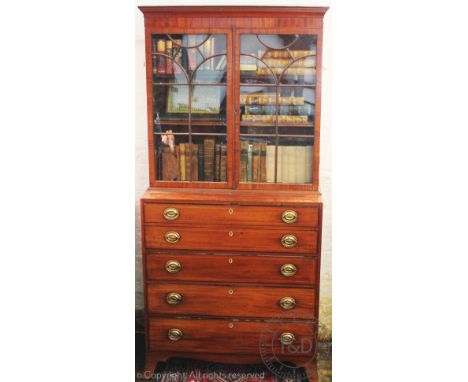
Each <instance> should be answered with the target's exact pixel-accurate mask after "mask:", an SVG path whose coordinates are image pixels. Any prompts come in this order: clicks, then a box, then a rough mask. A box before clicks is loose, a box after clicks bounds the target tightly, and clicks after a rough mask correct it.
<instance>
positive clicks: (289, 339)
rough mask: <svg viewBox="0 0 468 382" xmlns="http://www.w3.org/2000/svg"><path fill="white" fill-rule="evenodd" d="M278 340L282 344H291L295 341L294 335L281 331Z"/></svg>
mask: <svg viewBox="0 0 468 382" xmlns="http://www.w3.org/2000/svg"><path fill="white" fill-rule="evenodd" d="M280 341H281V343H282V344H283V345H291V344H292V343H293V342H294V341H296V337H295V336H294V334H292V333H281V336H280Z"/></svg>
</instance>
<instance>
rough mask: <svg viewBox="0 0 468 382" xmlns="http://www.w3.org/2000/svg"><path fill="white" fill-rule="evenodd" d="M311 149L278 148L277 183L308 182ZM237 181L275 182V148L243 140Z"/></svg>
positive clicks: (299, 147) (266, 144)
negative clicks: (238, 179)
mask: <svg viewBox="0 0 468 382" xmlns="http://www.w3.org/2000/svg"><path fill="white" fill-rule="evenodd" d="M313 151H314V150H313V146H301V145H294V146H278V160H277V165H278V171H277V182H278V183H311V182H312V160H313ZM240 181H241V182H254V183H258V182H259V183H265V182H267V183H274V182H275V145H269V144H268V143H267V142H266V141H265V142H259V141H242V142H241V152H240Z"/></svg>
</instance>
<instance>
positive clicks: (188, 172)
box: [185, 143, 192, 181]
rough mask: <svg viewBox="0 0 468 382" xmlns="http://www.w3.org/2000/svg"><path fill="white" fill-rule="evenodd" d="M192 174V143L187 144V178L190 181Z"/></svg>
mask: <svg viewBox="0 0 468 382" xmlns="http://www.w3.org/2000/svg"><path fill="white" fill-rule="evenodd" d="M191 175H192V158H191V157H190V143H186V144H185V180H187V181H190V180H191V178H190V177H191Z"/></svg>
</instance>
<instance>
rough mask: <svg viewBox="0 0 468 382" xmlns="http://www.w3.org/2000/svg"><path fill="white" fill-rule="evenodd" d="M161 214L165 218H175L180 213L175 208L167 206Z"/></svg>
mask: <svg viewBox="0 0 468 382" xmlns="http://www.w3.org/2000/svg"><path fill="white" fill-rule="evenodd" d="M163 215H164V218H165V219H166V220H177V219H179V216H180V213H179V210H178V209H177V208H174V207H169V208H166V209H165V210H164V212H163Z"/></svg>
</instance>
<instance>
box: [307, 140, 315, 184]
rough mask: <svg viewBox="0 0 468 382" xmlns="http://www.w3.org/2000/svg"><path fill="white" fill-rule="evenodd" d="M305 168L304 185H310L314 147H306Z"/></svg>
mask: <svg viewBox="0 0 468 382" xmlns="http://www.w3.org/2000/svg"><path fill="white" fill-rule="evenodd" d="M306 168H307V176H306V183H312V174H313V172H314V146H307V156H306Z"/></svg>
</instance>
